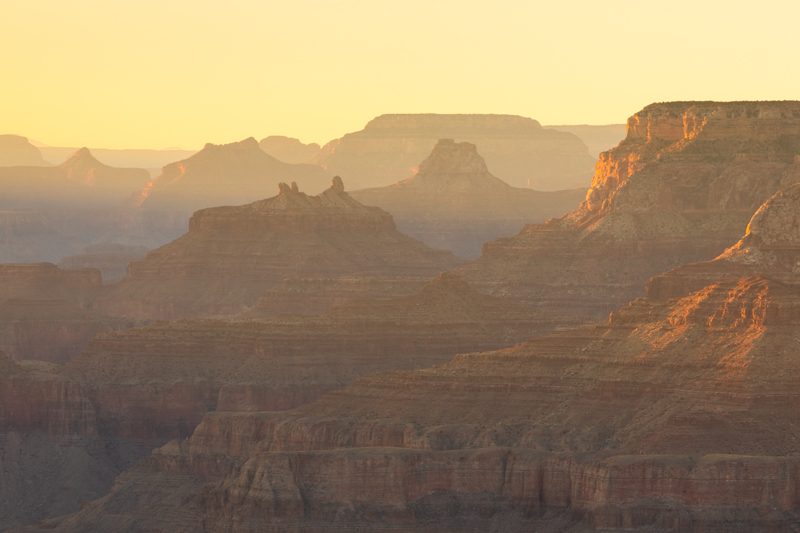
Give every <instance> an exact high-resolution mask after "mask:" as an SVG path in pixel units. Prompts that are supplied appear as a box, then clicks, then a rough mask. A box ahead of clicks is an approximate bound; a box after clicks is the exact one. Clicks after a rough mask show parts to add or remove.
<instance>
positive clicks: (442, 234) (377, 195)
mask: <svg viewBox="0 0 800 533" xmlns="http://www.w3.org/2000/svg"><path fill="white" fill-rule="evenodd" d="M352 195H353V197H354V198H356V199H357V200H359V201H360V202H362V203H364V204H367V205H376V206H378V207H381V208H383V209H386V210H387V211H389V212H390V213H391V214H392V215H393V216H394V217H395V220H397V224H398V226H399V227H400V228H401V229H402V230H404V231H406V232H407V233H408V234H409V235H411V236H413V237H415V238H418V239H420V240H421V241H423V242H425V243H426V244H429V245H431V246H434V247H438V248H445V249H448V250H452V251H453V252H455V253H457V254H458V255H460V256H462V257H475V256H477V255H479V253H480V249H481V246H482V245H483V243H484V242H486V241H489V240H492V239H495V238H497V237H500V236H507V235H513V234H514V233H515V232H517V231H518V230H519V228H521V227H522V226H524V225H525V224H526V223H531V222H543V221H544V220H546V219H549V218H552V217H554V216H559V215H562V214H564V213H566V212H567V211H568V210H570V209H572V208H574V207H576V206H577V205H578V204H579V203H580V201H581V199H582V197H583V191H582V190H579V189H574V190H569V191H556V192H541V191H534V190H532V189H525V188H517V187H511V186H510V185H508V184H507V183H505V182H504V181H502V180H501V179H499V178H497V177H495V176H493V175H492V174H491V173H490V172H489V169H488V168H487V166H486V162H485V161H484V160H483V158H482V157H481V156H480V155H479V154H478V150H477V148H476V146H475V145H474V144H471V143H467V142H461V143H456V142H454V141H452V140H450V139H443V140H440V141H439V142H438V143H437V144H436V146H435V147H434V149H433V151H432V152H431V154H430V155H429V156H428V157H427V158H426V159H425V160H424V161H423V162H422V163H421V164H420V165H419V170H418V172H417V173H416V174H415V175H413V176H411V177H409V178H407V179H405V180H402V181H400V182H398V183H395V184H393V185H389V186H388V187H379V188H374V189H364V190H361V191H355V192H353V193H352Z"/></svg>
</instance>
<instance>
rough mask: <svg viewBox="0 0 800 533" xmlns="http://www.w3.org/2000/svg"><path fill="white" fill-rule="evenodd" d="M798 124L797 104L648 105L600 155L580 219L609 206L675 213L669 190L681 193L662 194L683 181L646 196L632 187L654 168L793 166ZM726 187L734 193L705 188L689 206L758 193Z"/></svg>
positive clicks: (676, 202) (798, 150) (677, 199)
mask: <svg viewBox="0 0 800 533" xmlns="http://www.w3.org/2000/svg"><path fill="white" fill-rule="evenodd" d="M799 126H800V102H789V101H787V102H671V103H662V104H651V105H649V106H647V107H645V108H644V109H643V110H642V111H640V112H638V113H636V114H634V115H633V116H631V117H630V118H629V119H628V127H627V130H628V131H627V136H626V138H625V139H624V140H623V141H622V142H621V143H620V145H619V146H618V147H616V148H614V149H612V150H609V151H607V152H604V153H602V154H600V158H599V161H598V163H597V167H596V171H595V175H594V178H593V180H592V186H591V188H590V189H589V191H588V192H587V195H586V203H585V205H584V209H585V211H588V212H589V213H584V215H586V214H591V215H596V214H597V213H601V212H604V211H607V210H609V209H612V207H611V205H612V204H614V209H631V210H644V209H648V208H649V207H651V206H652V207H661V208H663V207H668V208H680V207H681V202H682V200H685V198H681V196H680V195H679V194H676V193H680V192H681V191H676V190H674V187H670V189H669V191H666V190H664V189H665V187H664V185H667V186H671V185H683V186H688V185H689V184H688V183H683V184H682V183H680V181H681V180H680V179H678V178H677V177H673V178H672V180H670V181H673V182H675V183H667V184H659V185H660V186H659V188H658V189H656V190H655V191H652V190H651V191H650V193H649V195H648V196H645V195H644V192H643V191H642V190H640V189H643V188H644V184H643V183H642V184H641V185H642V187H639V186H638V185H639V182H642V181H646V180H641V179H634V180H631V179H630V178H631V176H633V175H634V174H636V173H641V172H642V171H645V170H646V169H647V167H648V166H650V165H654V164H656V165H657V164H659V163H665V164H670V163H672V164H675V163H681V162H683V163H686V164H690V163H697V164H700V163H702V164H705V165H707V166H716V167H717V168H720V167H721V166H723V165H725V164H730V163H732V162H736V163H740V164H741V165H742V166H743V167H747V166H748V165H753V164H759V163H761V164H764V163H769V162H774V163H775V164H778V165H781V164H792V163H797V162H798V161H797V159H796V158H797V157H798V155H800V135H798V127H799ZM730 177H733V176H730ZM647 185H653V183H648V184H647ZM714 185H715V184H713V183H712V184H708V185H706V187H714ZM733 185H734V189H733V190H727V188H725V187H720V188H719V189H718V190H711V191H708V193H709V194H708V196H707V197H706V198H695V200H694V202H693V203H694V204H696V203H697V201H698V200H700V201H701V202H708V203H709V204H710V205H714V204H719V205H726V206H730V207H739V206H741V204H742V202H745V201H747V200H748V199H749V200H750V202H749V204H750V205H751V206H752V203H753V198H760V196H758V195H763V194H764V191H763V190H759V189H757V190H756V191H754V192H752V193H748V190H747V185H746V184H743V183H741V180H740V183H736V182H734V183H733ZM627 188H631V189H632V190H631V191H628V190H627ZM696 188H697V185H695V189H696ZM689 192H691V191H689ZM695 192H697V191H695ZM700 192H703V193H705V192H706V191H700ZM712 192H716V193H718V194H711V193H712ZM748 196H749V198H748ZM762 201H763V199H762ZM758 203H760V202H758ZM737 204H738V205H737ZM690 205H691V204H690Z"/></svg>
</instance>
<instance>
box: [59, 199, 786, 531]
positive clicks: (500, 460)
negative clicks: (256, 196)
mask: <svg viewBox="0 0 800 533" xmlns="http://www.w3.org/2000/svg"><path fill="white" fill-rule="evenodd" d="M799 220H800V185H795V186H792V187H790V188H788V189H786V190H784V191H782V192H779V193H777V194H776V195H774V196H773V197H772V198H771V199H770V200H769V201H768V202H766V203H765V204H764V206H763V207H762V208H761V209H759V210H758V211H757V213H756V215H754V216H753V217H752V220H751V222H750V224H749V229H748V231H747V233H746V235H745V236H744V237H743V238H742V239H741V241H740V242H739V243H737V244H736V245H734V246H733V247H731V248H729V249H728V250H727V251H726V252H725V253H723V254H721V255H720V256H719V257H718V258H716V259H714V260H713V261H710V262H706V263H701V264H696V265H690V266H687V267H683V268H679V269H676V270H675V271H673V272H670V273H667V274H664V275H663V278H665V279H666V278H670V277H672V278H677V279H678V280H677V281H676V282H675V283H671V284H663V286H664V287H671V289H670V291H664V290H658V291H655V292H652V293H651V294H650V295H649V296H648V297H646V298H642V299H639V300H636V301H633V302H631V303H630V304H629V305H627V306H625V307H624V308H622V309H620V310H619V311H618V312H616V313H614V314H613V315H612V316H611V318H610V320H609V322H608V323H607V324H605V325H600V326H595V327H585V328H581V329H573V330H565V331H561V332H558V333H554V334H551V335H548V336H544V337H539V338H536V339H533V340H531V341H529V342H527V343H524V344H520V345H517V346H514V347H511V348H507V349H503V350H499V351H494V352H484V353H471V354H462V355H458V356H456V357H455V358H453V359H452V360H451V361H450V362H448V363H446V364H443V365H440V366H437V367H432V368H428V369H423V370H416V371H403V372H394V373H387V374H380V375H374V376H369V377H365V378H362V379H360V380H358V381H356V382H355V383H353V384H351V385H350V386H348V387H346V388H344V389H339V390H337V391H333V392H330V393H328V394H326V395H324V396H323V397H321V398H320V399H319V400H317V401H315V402H312V403H310V404H306V405H303V406H301V407H299V408H297V409H295V410H292V411H288V412H250V413H247V412H238V413H232V412H218V413H213V414H209V415H207V416H206V417H205V419H204V420H203V422H202V423H201V424H200V426H198V428H197V429H196V430H195V432H194V434H193V435H192V437H191V438H190V439H188V441H186V442H185V443H183V444H178V443H174V444H172V445H170V446H167V447H165V448H164V449H162V450H160V451H159V452H158V453H156V454H154V455H153V456H152V457H151V459H150V461H149V462H148V463H147V466H146V467H142V468H138V469H136V470H134V471H133V472H131V473H129V474H128V475H127V476H126V477H124V478H122V479H121V480H120V482H118V484H117V485H116V487H115V488H114V489H113V490H112V491H111V492H110V493H109V495H107V496H106V497H104V498H103V499H101V500H98V501H97V502H95V503H94V504H92V505H91V506H90V507H88V508H87V509H86V510H84V511H83V512H81V513H77V514H76V515H73V516H72V517H69V518H66V519H64V520H62V521H60V522H58V523H57V524H56V525H57V526H58V527H62V528H66V529H70V528H75V527H83V528H87V527H100V526H102V525H103V524H106V523H108V522H107V520H109V517H110V514H109V512H110V510H112V509H114V510H116V511H115V512H114V514H115V516H121V517H122V520H123V523H126V524H134V523H139V524H142V523H144V524H147V527H149V528H155V529H171V528H191V527H192V526H193V525H196V524H204V525H205V527H208V528H209V529H211V530H241V531H252V530H270V529H272V530H281V529H283V530H285V529H293V528H294V529H305V528H308V529H309V530H314V529H315V528H323V527H332V525H335V526H337V527H342V528H345V529H357V528H365V529H369V528H370V527H373V526H374V525H375V524H387V523H391V524H392V525H393V526H396V527H398V528H400V529H407V530H418V529H422V530H424V529H425V528H433V529H440V530H444V531H447V530H451V531H458V530H467V531H470V530H485V529H487V528H492V527H494V528H497V529H501V530H504V531H515V530H531V529H533V530H539V529H545V528H551V529H553V528H555V529H558V528H560V527H567V526H570V527H576V526H577V525H578V524H582V526H583V527H585V528H587V529H606V530H608V529H610V530H625V529H638V530H642V531H652V530H658V531H686V530H693V531H719V530H720V529H724V530H728V531H731V530H732V531H749V530H775V531H779V530H786V529H787V528H789V527H790V526H791V524H792V523H793V522H794V520H796V513H797V509H798V508H800V499H798V495H797V491H796V488H795V487H796V486H797V483H798V479H800V478H798V473H799V471H798V462H797V460H796V457H795V451H796V438H795V429H796V427H797V426H798V424H799V423H800V421H799V420H798V415H797V412H796V411H797V410H796V409H795V407H794V406H795V405H796V403H797V401H798V392H797V391H798V387H797V385H798V384H797V382H796V381H797V379H796V376H798V375H800V372H798V370H800V368H798V364H800V362H798V359H797V357H796V356H795V355H796V349H795V345H796V338H795V337H796V331H797V326H798V321H800V312H798V310H800V289H799V288H798V277H797V272H796V271H795V268H796V265H797V261H798V259H800V222H799ZM651 290H652V287H651ZM186 476H193V477H192V480H193V481H192V482H191V483H184V484H183V487H184V489H185V490H187V491H188V492H186V493H183V495H182V496H183V501H188V502H190V503H189V504H188V505H187V506H184V507H183V509H184V513H183V514H181V515H180V516H177V517H173V516H171V515H169V514H168V513H166V512H164V513H162V514H160V515H159V516H153V515H152V513H149V512H147V509H146V508H145V507H143V506H140V505H137V504H136V503H135V502H138V501H152V500H158V501H166V502H169V494H168V492H167V488H166V487H170V486H171V485H170V484H169V483H165V482H163V481H158V482H156V481H157V480H159V479H161V477H165V478H167V479H171V480H176V479H185V478H186ZM169 505H174V503H172V504H169V503H167V504H165V507H164V509H165V511H166V510H167V509H169V508H170V507H169ZM120 509H122V512H121V513H120V512H119V510H120ZM545 530H546V529H545Z"/></svg>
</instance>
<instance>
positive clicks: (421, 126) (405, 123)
mask: <svg viewBox="0 0 800 533" xmlns="http://www.w3.org/2000/svg"><path fill="white" fill-rule="evenodd" d="M541 129H542V125H541V124H539V121H537V120H534V119H532V118H529V117H522V116H519V115H491V114H474V115H472V114H463V115H460V114H452V115H445V114H437V113H418V114H414V113H410V114H391V113H389V114H385V115H380V116H377V117H375V118H373V119H372V120H370V121H369V122H367V125H366V126H364V130H365V131H382V132H386V133H390V134H393V135H403V134H407V133H410V132H418V131H420V130H426V131H429V132H430V133H431V134H435V133H436V132H452V131H457V132H459V133H462V134H469V133H487V132H497V133H500V134H504V135H508V134H513V133H528V132H530V131H538V130H541Z"/></svg>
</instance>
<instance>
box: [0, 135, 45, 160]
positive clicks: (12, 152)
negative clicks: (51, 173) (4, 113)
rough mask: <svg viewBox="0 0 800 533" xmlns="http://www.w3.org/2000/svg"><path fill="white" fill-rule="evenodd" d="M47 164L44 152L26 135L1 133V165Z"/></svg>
mask: <svg viewBox="0 0 800 533" xmlns="http://www.w3.org/2000/svg"><path fill="white" fill-rule="evenodd" d="M22 165H24V166H47V162H46V161H45V160H44V159H43V158H42V153H41V152H40V151H39V149H38V148H36V147H35V146H34V145H33V144H31V142H30V141H29V140H28V139H26V138H25V137H21V136H19V135H0V167H14V166H22Z"/></svg>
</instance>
